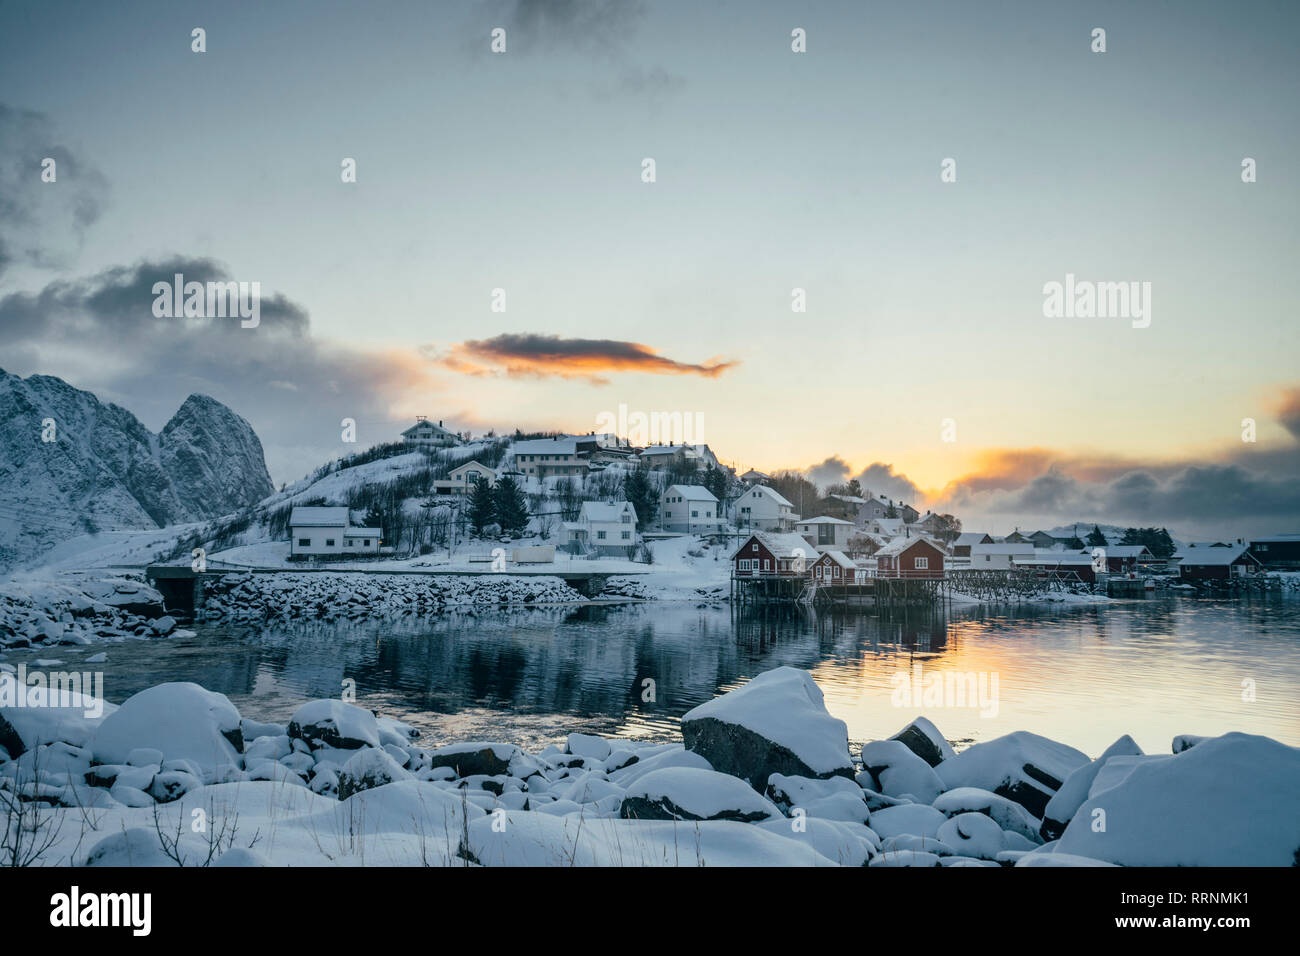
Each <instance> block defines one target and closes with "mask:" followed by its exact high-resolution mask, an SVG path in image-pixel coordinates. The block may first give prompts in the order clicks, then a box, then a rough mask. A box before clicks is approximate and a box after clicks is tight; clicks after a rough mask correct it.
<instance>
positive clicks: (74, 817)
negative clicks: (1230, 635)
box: [0, 668, 1300, 867]
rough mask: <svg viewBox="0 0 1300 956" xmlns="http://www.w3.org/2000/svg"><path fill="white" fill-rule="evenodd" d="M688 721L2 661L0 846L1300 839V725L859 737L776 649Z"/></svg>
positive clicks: (766, 855)
mask: <svg viewBox="0 0 1300 956" xmlns="http://www.w3.org/2000/svg"><path fill="white" fill-rule="evenodd" d="M783 709H785V710H791V709H793V711H795V712H797V714H798V719H794V720H791V721H782V720H781V719H780V714H781V713H782V712H783ZM682 728H683V736H684V741H685V743H684V744H683V743H667V744H656V743H647V742H639V741H630V740H622V739H618V738H605V737H597V736H591V735H586V734H570V735H568V737H567V739H565V741H564V743H563V745H551V746H548V747H546V748H545V749H543V750H541V751H540V752H537V753H527V752H525V751H523V750H521V749H520V748H519V747H517V746H515V745H513V744H511V743H509V742H504V741H491V740H486V741H466V742H463V743H460V744H454V745H451V746H444V747H438V748H433V749H428V748H424V747H421V746H419V744H418V743H417V740H416V738H417V736H418V734H417V732H416V731H414V730H413V729H412V728H411V727H409V726H407V725H405V724H403V723H401V722H400V721H397V720H394V719H391V718H387V717H384V716H376V715H375V714H373V713H372V712H370V711H368V710H364V709H362V708H359V707H356V706H355V705H353V704H351V703H347V702H345V701H341V700H317V701H312V702H309V703H306V704H304V705H302V706H301V707H300V708H299V709H298V710H297V712H295V713H294V714H293V716H292V717H291V718H290V720H289V721H288V722H287V723H286V724H272V723H261V722H258V721H256V720H252V719H249V718H248V717H245V716H243V715H241V714H239V713H238V711H237V710H236V709H235V707H234V705H232V704H231V702H230V701H229V700H228V699H227V698H225V697H224V696H223V695H221V694H217V693H212V692H210V691H207V690H205V689H203V688H202V687H200V686H198V685H196V684H161V685H158V686H155V687H151V688H149V689H147V690H144V691H141V692H140V693H138V694H136V695H135V696H133V697H131V698H129V699H128V700H127V701H125V702H124V703H123V704H122V705H121V706H120V707H115V706H113V705H112V704H108V703H101V702H97V701H94V700H93V699H88V698H87V697H86V696H84V695H70V696H68V697H67V698H55V697H52V696H51V695H50V694H49V693H48V692H44V691H37V690H34V689H33V688H31V687H25V686H21V685H19V683H18V681H17V679H16V677H15V676H14V675H13V674H11V673H8V672H5V671H3V670H0V841H3V842H0V845H2V846H3V847H4V848H5V856H6V858H7V859H10V858H12V859H14V860H15V861H16V862H18V863H19V864H22V865H68V864H70V865H89V866H123V865H134V866H152V865H158V866H170V865H177V864H181V863H183V864H185V865H200V866H201V865H209V864H211V865H218V866H258V865H324V866H352V865H365V864H378V865H384V864H396V865H454V866H498V865H508V866H572V865H583V866H633V865H635V866H652V865H653V866H698V865H711V866H744V865H762V866H772V865H782V866H791V865H801V866H832V865H846V866H873V867H893V866H930V867H934V866H957V867H966V866H1109V865H1117V864H1118V865H1130V866H1145V865H1153V866H1174V865H1183V866H1202V865H1213V866H1222V865H1248V866H1287V865H1291V864H1292V863H1294V860H1295V859H1296V853H1297V847H1300V813H1297V812H1296V810H1297V796H1296V795H1297V794H1298V793H1300V749H1297V748H1294V747H1288V746H1285V745H1283V744H1280V743H1278V742H1277V741H1274V740H1271V739H1269V738H1266V737H1257V736H1250V735H1245V734H1227V735H1225V736H1223V737H1217V738H1202V737H1179V738H1176V739H1175V741H1174V744H1173V748H1172V749H1173V751H1174V752H1173V753H1171V754H1166V755H1149V756H1148V755H1143V754H1141V753H1140V751H1138V749H1137V747H1136V745H1135V744H1133V742H1132V740H1131V739H1130V738H1127V737H1125V738H1121V740H1119V741H1116V744H1115V745H1113V746H1112V747H1111V748H1109V749H1108V750H1107V751H1106V752H1105V753H1103V754H1102V755H1101V756H1099V757H1098V758H1097V759H1096V760H1091V759H1090V758H1089V757H1088V756H1087V755H1086V754H1084V753H1081V752H1080V751H1078V750H1075V749H1074V748H1072V747H1069V746H1067V745H1065V744H1062V743H1058V742H1056V741H1052V740H1048V739H1046V738H1043V737H1040V736H1037V735H1034V734H1031V733H1023V732H1022V733H1014V734H1009V735H1007V736H1005V737H1001V738H997V739H995V740H992V741H989V742H987V743H982V744H976V745H974V746H971V747H969V748H968V749H966V750H964V751H962V752H960V753H954V752H953V749H952V747H951V746H950V745H949V744H948V742H947V741H945V740H944V739H943V738H942V736H941V735H940V733H939V731H938V729H937V728H936V727H935V726H934V725H933V724H932V723H930V722H929V721H927V720H925V719H924V718H921V719H918V720H915V721H913V722H912V723H911V724H909V725H908V726H907V727H905V728H903V730H902V731H900V732H899V733H898V734H896V735H895V736H894V737H892V738H890V739H889V740H886V741H874V742H871V743H868V744H867V745H865V746H864V747H862V748H861V752H860V755H854V754H852V753H850V751H849V746H848V741H847V738H846V736H845V730H844V725H843V724H842V723H841V722H839V721H837V720H834V719H833V718H831V717H830V716H829V715H828V714H826V712H825V709H824V706H823V705H822V702H821V693H820V691H819V690H818V689H817V687H816V685H815V684H814V683H813V681H812V678H811V676H810V675H809V674H807V673H806V672H803V671H799V670H794V669H790V668H778V669H776V670H774V671H769V672H767V673H766V674H764V675H761V676H760V677H758V678H755V679H754V680H753V681H751V682H750V683H749V684H747V685H745V686H743V687H741V688H739V689H737V690H735V691H733V692H731V693H729V694H725V695H723V696H721V697H718V698H715V699H714V700H712V701H710V702H708V703H706V704H704V705H702V706H701V707H699V708H696V710H694V711H691V712H689V713H687V714H686V715H685V717H684V718H683V720H682ZM195 820H201V821H202V826H199V827H196V826H194V825H193V824H194V821H195ZM1098 821H1101V823H1100V825H1099V823H1098Z"/></svg>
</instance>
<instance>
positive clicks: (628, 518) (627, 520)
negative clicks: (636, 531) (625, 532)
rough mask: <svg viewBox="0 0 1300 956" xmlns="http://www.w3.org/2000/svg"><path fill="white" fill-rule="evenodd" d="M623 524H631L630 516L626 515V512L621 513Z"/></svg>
mask: <svg viewBox="0 0 1300 956" xmlns="http://www.w3.org/2000/svg"><path fill="white" fill-rule="evenodd" d="M623 523H624V524H631V523H632V516H631V515H630V514H628V513H627V512H626V511H624V512H623Z"/></svg>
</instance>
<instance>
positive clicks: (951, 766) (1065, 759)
mask: <svg viewBox="0 0 1300 956" xmlns="http://www.w3.org/2000/svg"><path fill="white" fill-rule="evenodd" d="M1086 763H1088V755H1087V754H1085V753H1083V752H1081V751H1079V750H1075V749H1074V748H1073V747H1069V746H1067V745H1065V744H1061V743H1057V742H1056V741H1055V740H1049V739H1047V738H1046V737H1040V736H1039V735H1038V734H1031V733H1028V732H1026V731H1023V730H1022V731H1017V732H1016V733H1012V734H1007V735H1006V736H1003V737H998V738H997V739H995V740H990V741H988V742H987V743H982V744H974V745H973V746H971V747H969V748H967V749H966V750H963V751H962V752H961V753H959V754H957V755H956V756H955V757H949V758H948V759H947V760H945V761H944V762H943V763H941V764H939V766H938V767H936V768H935V773H936V774H938V775H939V779H940V780H942V781H943V784H944V786H945V787H947V788H948V789H953V788H954V787H979V788H980V789H982V790H991V791H993V792H994V793H996V794H998V795H999V796H1003V797H1007V798H1008V799H1011V800H1014V801H1015V802H1016V803H1018V804H1020V805H1021V806H1023V807H1024V808H1025V809H1026V810H1028V811H1029V812H1030V813H1032V814H1033V815H1034V816H1036V817H1041V816H1042V815H1043V810H1044V808H1045V807H1046V806H1047V801H1048V800H1050V799H1052V796H1053V795H1054V794H1055V793H1056V792H1057V791H1058V790H1059V789H1060V788H1061V784H1062V783H1063V782H1064V781H1065V780H1066V779H1067V778H1068V777H1069V776H1070V774H1071V773H1073V772H1074V771H1075V770H1077V769H1078V768H1079V767H1082V766H1083V765H1085V764H1086Z"/></svg>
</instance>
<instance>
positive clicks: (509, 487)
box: [494, 475, 528, 534]
mask: <svg viewBox="0 0 1300 956" xmlns="http://www.w3.org/2000/svg"><path fill="white" fill-rule="evenodd" d="M494 503H495V505H496V522H497V524H499V525H501V530H502V531H505V532H507V533H509V534H515V533H517V532H520V531H523V530H524V528H526V527H528V501H527V499H525V498H524V493H523V491H522V490H521V489H520V487H519V486H518V485H517V484H515V480H514V479H513V478H511V477H510V476H509V475H505V476H503V477H502V478H501V480H500V481H498V482H497V487H496V494H495V502H494Z"/></svg>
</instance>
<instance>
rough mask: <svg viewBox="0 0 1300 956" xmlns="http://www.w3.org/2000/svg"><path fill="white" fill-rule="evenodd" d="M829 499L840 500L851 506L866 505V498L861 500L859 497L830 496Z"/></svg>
mask: <svg viewBox="0 0 1300 956" xmlns="http://www.w3.org/2000/svg"><path fill="white" fill-rule="evenodd" d="M827 497H829V498H838V499H839V500H840V501H847V502H848V503H849V504H851V505H865V504H866V503H867V499H866V498H859V497H858V496H857V495H828V496H827Z"/></svg>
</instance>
